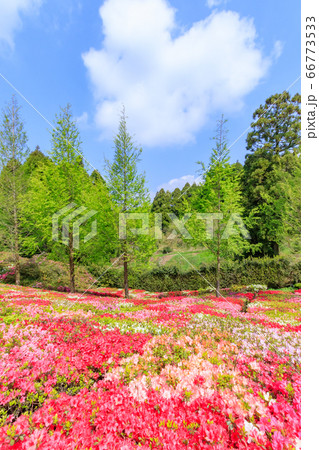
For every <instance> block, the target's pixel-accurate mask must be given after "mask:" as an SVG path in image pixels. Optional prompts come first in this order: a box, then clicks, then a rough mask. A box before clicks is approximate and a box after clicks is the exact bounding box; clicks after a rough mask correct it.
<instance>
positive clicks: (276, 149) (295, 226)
mask: <svg viewBox="0 0 319 450" xmlns="http://www.w3.org/2000/svg"><path fill="white" fill-rule="evenodd" d="M253 119H254V122H253V123H252V124H251V127H252V131H251V132H250V133H249V134H248V136H247V150H248V152H250V153H249V154H248V155H246V160H245V165H244V174H243V192H244V198H245V208H246V215H247V218H248V219H247V223H248V226H249V230H250V233H251V236H252V242H253V243H254V244H256V245H258V246H259V249H258V254H259V255H269V256H273V255H278V254H279V249H280V245H282V243H283V241H284V239H285V237H289V239H290V240H292V241H293V248H294V250H295V251H296V250H297V251H298V250H299V248H300V245H298V241H299V240H300V95H299V94H296V95H295V96H294V97H292V98H291V97H290V94H289V93H288V92H283V93H282V94H275V95H273V96H271V97H269V98H268V99H267V100H266V102H265V105H261V106H260V107H259V108H258V109H257V110H256V111H255V112H254V114H253Z"/></svg>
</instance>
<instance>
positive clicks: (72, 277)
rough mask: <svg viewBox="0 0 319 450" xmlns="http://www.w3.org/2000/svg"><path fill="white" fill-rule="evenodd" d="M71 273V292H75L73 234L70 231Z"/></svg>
mask: <svg viewBox="0 0 319 450" xmlns="http://www.w3.org/2000/svg"><path fill="white" fill-rule="evenodd" d="M69 273H70V291H71V292H75V274H74V255H73V233H72V231H71V230H70V231H69Z"/></svg>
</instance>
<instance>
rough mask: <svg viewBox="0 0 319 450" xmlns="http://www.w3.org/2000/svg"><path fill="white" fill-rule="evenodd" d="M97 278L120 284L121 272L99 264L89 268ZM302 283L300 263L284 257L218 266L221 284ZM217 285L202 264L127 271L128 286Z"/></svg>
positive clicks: (280, 285)
mask: <svg viewBox="0 0 319 450" xmlns="http://www.w3.org/2000/svg"><path fill="white" fill-rule="evenodd" d="M89 270H90V272H91V273H92V274H93V275H94V276H95V277H96V278H99V277H100V279H99V282H98V284H99V286H109V287H117V288H118V287H122V285H123V271H122V270H121V269H110V270H108V271H107V272H106V273H105V274H103V269H102V268H101V267H98V266H95V267H90V269H89ZM300 282H301V263H300V261H298V262H292V261H290V260H289V259H288V258H285V257H275V258H249V259H244V260H242V261H235V262H227V263H225V264H224V265H223V266H222V268H221V287H223V288H224V287H230V286H231V285H234V284H237V285H238V284H241V285H247V284H265V285H267V286H268V287H269V288H273V289H276V288H283V287H287V286H293V285H295V284H296V283H300ZM209 285H212V286H215V285H216V267H215V266H214V265H202V266H201V267H200V269H199V270H198V271H196V270H194V269H192V270H190V271H187V272H181V271H180V270H179V268H178V267H165V266H163V267H158V268H155V269H152V270H145V271H144V272H137V271H136V270H134V269H131V270H129V286H130V288H132V289H145V290H147V291H151V292H167V291H178V290H185V289H187V290H193V289H200V288H206V287H207V286H209Z"/></svg>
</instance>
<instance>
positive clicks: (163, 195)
mask: <svg viewBox="0 0 319 450" xmlns="http://www.w3.org/2000/svg"><path fill="white" fill-rule="evenodd" d="M151 211H152V213H155V214H162V226H163V231H164V233H165V232H166V231H167V230H168V228H169V225H170V218H169V216H168V214H169V213H170V212H171V193H170V192H168V191H164V189H163V188H162V189H160V190H159V191H158V192H156V195H155V197H154V200H153V203H152V208H151Z"/></svg>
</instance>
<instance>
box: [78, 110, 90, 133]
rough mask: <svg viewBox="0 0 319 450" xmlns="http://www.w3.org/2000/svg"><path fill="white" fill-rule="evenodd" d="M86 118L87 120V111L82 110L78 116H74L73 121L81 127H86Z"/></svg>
mask: <svg viewBox="0 0 319 450" xmlns="http://www.w3.org/2000/svg"><path fill="white" fill-rule="evenodd" d="M88 120H89V115H88V113H87V112H86V111H84V112H83V113H82V114H81V115H80V116H78V117H76V118H75V121H76V123H77V125H78V126H79V127H80V128H81V129H86V128H88V126H89V124H88Z"/></svg>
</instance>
